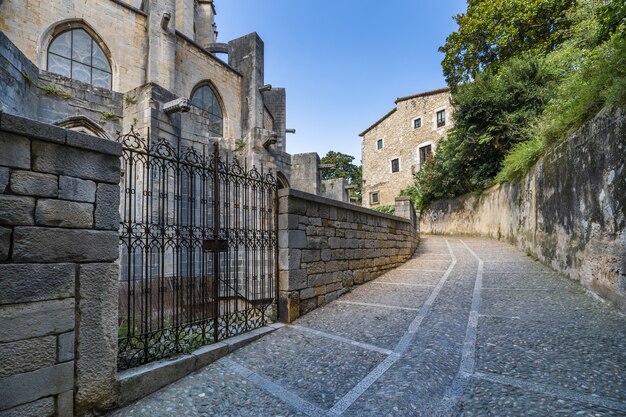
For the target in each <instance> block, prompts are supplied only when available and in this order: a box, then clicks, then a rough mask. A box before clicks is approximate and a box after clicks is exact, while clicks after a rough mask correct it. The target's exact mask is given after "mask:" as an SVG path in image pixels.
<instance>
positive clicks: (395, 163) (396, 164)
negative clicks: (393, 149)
mask: <svg viewBox="0 0 626 417" xmlns="http://www.w3.org/2000/svg"><path fill="white" fill-rule="evenodd" d="M391 172H400V159H398V158H396V159H392V160H391Z"/></svg>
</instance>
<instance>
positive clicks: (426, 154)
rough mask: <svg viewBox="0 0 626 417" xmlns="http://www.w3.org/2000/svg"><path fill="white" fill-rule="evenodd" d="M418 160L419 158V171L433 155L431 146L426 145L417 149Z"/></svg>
mask: <svg viewBox="0 0 626 417" xmlns="http://www.w3.org/2000/svg"><path fill="white" fill-rule="evenodd" d="M419 154H420V155H419V158H420V161H419V162H420V169H422V167H423V166H424V164H425V163H426V162H427V161H428V160H429V159H430V157H431V155H432V154H433V147H432V145H426V146H422V147H421V148H419Z"/></svg>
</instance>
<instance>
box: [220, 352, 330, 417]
mask: <svg viewBox="0 0 626 417" xmlns="http://www.w3.org/2000/svg"><path fill="white" fill-rule="evenodd" d="M218 363H220V364H222V365H223V366H224V367H226V368H228V369H229V370H230V371H233V372H235V373H237V374H239V375H241V376H242V377H243V378H245V379H247V380H248V381H250V382H252V383H254V384H255V385H257V386H258V387H260V388H262V389H263V390H265V391H267V392H269V393H270V394H272V395H273V396H275V397H277V398H278V399H280V400H282V401H284V402H286V403H287V404H289V405H290V406H292V407H293V408H294V409H296V410H297V411H298V412H301V413H303V414H306V415H307V416H309V417H322V416H325V415H326V412H325V411H324V410H322V409H321V408H319V407H318V406H316V405H314V404H312V403H310V402H309V401H307V400H305V399H303V398H301V397H300V396H298V395H297V394H294V393H293V392H291V391H289V390H286V389H285V388H283V387H281V386H280V385H278V384H275V383H274V382H272V381H270V380H269V379H267V378H265V377H263V376H261V375H259V374H257V373H256V372H254V371H252V370H250V369H248V368H246V367H245V366H243V365H240V364H238V363H237V362H235V361H233V360H232V359H228V358H222V359H220V360H218Z"/></svg>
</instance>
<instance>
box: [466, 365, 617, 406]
mask: <svg viewBox="0 0 626 417" xmlns="http://www.w3.org/2000/svg"><path fill="white" fill-rule="evenodd" d="M473 377H474V378H478V379H483V380H485V381H490V382H495V383H498V384H504V385H510V386H513V387H516V388H521V389H523V390H526V391H533V392H537V393H540V394H548V395H552V396H554V397H557V398H561V399H566V400H572V401H580V402H583V403H588V404H593V405H597V406H600V407H604V408H609V409H612V410H618V411H622V412H625V413H626V403H622V402H618V401H613V400H609V399H607V398H603V397H598V396H595V395H590V394H584V393H580V392H576V391H572V390H569V389H564V388H559V387H556V386H553V385H544V384H536V383H534V382H530V381H526V380H523V379H520V378H513V377H509V376H504V375H498V374H491V373H482V372H476V373H474V375H473Z"/></svg>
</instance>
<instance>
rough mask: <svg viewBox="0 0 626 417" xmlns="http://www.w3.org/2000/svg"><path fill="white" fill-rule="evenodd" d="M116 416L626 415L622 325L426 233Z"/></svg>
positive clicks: (528, 271)
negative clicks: (341, 289)
mask: <svg viewBox="0 0 626 417" xmlns="http://www.w3.org/2000/svg"><path fill="white" fill-rule="evenodd" d="M399 284H402V285H399ZM113 415H115V416H116V417H117V416H126V415H130V416H151V417H152V416H166V415H167V416H179V415H181V416H183V415H190V416H204V415H211V416H213V415H215V416H252V415H254V416H261V417H262V416H292V415H293V416H300V415H307V416H328V417H336V416H341V415H345V416H354V417H356V416H359V417H361V416H376V417H377V416H428V417H431V416H498V417H499V416H542V417H544V416H546V417H547V416H550V417H551V416H559V415H563V416H576V415H581V416H626V316H625V315H623V314H621V313H619V312H618V311H617V310H615V309H614V308H612V307H610V306H609V305H607V304H606V303H604V302H602V301H600V300H598V299H597V298H595V297H593V296H591V295H590V294H589V293H587V292H585V291H584V290H583V289H582V287H580V285H578V284H577V283H575V282H572V281H569V280H568V279H566V278H564V277H562V276H560V275H559V274H556V273H554V272H553V271H551V270H549V269H548V268H546V267H545V266H543V265H541V264H539V263H537V262H535V261H533V260H532V259H531V258H529V257H527V256H526V255H525V254H523V253H521V252H519V251H517V250H516V249H515V248H514V247H512V246H509V245H506V244H504V243H500V242H496V241H492V240H486V239H477V238H466V237H462V238H455V237H425V238H424V239H423V241H422V243H421V245H420V247H419V249H418V251H417V252H416V254H415V256H414V257H413V258H412V259H410V260H409V261H408V262H407V263H405V264H404V265H402V266H401V267H400V268H397V269H395V270H392V271H389V272H387V273H386V274H384V275H383V276H381V277H380V278H378V279H377V280H375V281H373V282H370V283H367V284H365V285H362V286H360V287H356V288H355V289H354V291H353V292H352V293H349V294H346V295H344V296H343V297H340V298H339V299H338V300H336V301H334V302H331V303H330V304H327V305H325V306H323V307H321V308H319V309H317V310H314V311H313V312H311V313H309V314H307V315H306V316H304V317H301V318H299V319H298V320H297V321H296V322H295V323H294V326H289V327H286V328H283V329H280V330H278V331H276V332H274V333H272V334H271V335H268V336H265V337H264V338H262V339H260V340H258V341H256V342H254V343H253V344H250V345H248V346H246V347H244V348H242V349H241V350H239V351H237V352H235V353H233V354H231V355H229V356H227V357H225V358H223V359H221V360H220V361H218V362H217V363H214V364H211V365H209V366H208V367H207V368H205V369H204V370H202V371H200V372H197V373H195V374H193V375H191V376H189V377H187V378H184V379H183V380H181V381H179V382H178V383H176V384H173V385H172V386H170V387H166V388H164V389H163V390H161V391H160V392H158V393H156V394H154V395H152V396H150V397H148V398H146V399H144V400H141V401H139V402H137V403H136V404H133V405H131V406H129V407H127V408H126V409H124V410H120V411H119V412H117V413H115V414H113Z"/></svg>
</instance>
